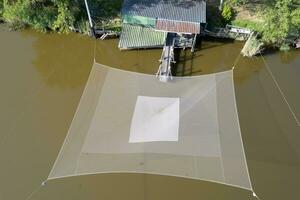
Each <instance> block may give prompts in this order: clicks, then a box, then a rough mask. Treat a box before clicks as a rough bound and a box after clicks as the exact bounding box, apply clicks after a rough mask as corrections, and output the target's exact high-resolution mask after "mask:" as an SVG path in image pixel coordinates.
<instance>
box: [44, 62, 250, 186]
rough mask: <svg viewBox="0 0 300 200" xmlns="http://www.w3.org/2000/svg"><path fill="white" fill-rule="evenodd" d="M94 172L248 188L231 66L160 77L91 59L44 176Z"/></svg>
mask: <svg viewBox="0 0 300 200" xmlns="http://www.w3.org/2000/svg"><path fill="white" fill-rule="evenodd" d="M96 173H149V174H158V175H168V176H178V177H185V178H192V179H200V180H206V181H212V182H217V183H222V184H227V185H232V186H236V187H241V188H245V189H251V183H250V179H249V174H248V169H247V164H246V159H245V154H244V149H243V143H242V138H241V132H240V127H239V120H238V114H237V109H236V102H235V94H234V84H233V72H232V70H230V71H226V72H221V73H216V74H209V75H201V76H195V77H173V79H172V80H170V81H168V82H160V81H159V80H158V79H157V78H156V77H155V76H152V75H145V74H139V73H134V72H128V71H122V70H118V69H114V68H110V67H106V66H103V65H101V64H96V63H95V64H94V66H93V68H92V71H91V74H90V77H89V80H88V82H87V85H86V88H85V90H84V93H83V96H82V98H81V100H80V103H79V106H78V108H77V111H76V114H75V116H74V119H73V121H72V123H71V126H70V129H69V132H68V134H67V137H66V139H65V141H64V144H63V146H62V149H61V151H60V153H59V155H58V158H57V160H56V162H55V164H54V166H53V169H52V171H51V173H50V175H49V177H48V179H56V178H62V177H68V176H77V175H86V174H96Z"/></svg>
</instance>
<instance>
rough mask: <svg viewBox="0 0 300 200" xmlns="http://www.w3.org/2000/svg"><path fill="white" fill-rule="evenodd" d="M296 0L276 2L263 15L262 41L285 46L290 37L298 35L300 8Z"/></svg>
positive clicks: (278, 0)
mask: <svg viewBox="0 0 300 200" xmlns="http://www.w3.org/2000/svg"><path fill="white" fill-rule="evenodd" d="M295 5H296V0H276V2H275V4H274V5H273V6H270V7H269V8H268V9H267V11H266V13H265V26H264V28H263V31H262V32H263V40H264V41H266V42H268V43H273V44H277V45H278V46H285V43H286V42H287V39H288V38H289V37H290V35H297V34H299V30H300V8H299V7H297V6H295Z"/></svg>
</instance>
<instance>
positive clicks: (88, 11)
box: [84, 0, 95, 37]
mask: <svg viewBox="0 0 300 200" xmlns="http://www.w3.org/2000/svg"><path fill="white" fill-rule="evenodd" d="M84 3H85V8H86V12H87V14H88V18H89V24H90V29H91V33H92V36H93V37H95V30H94V25H93V21H92V17H91V13H90V9H89V5H88V2H87V0H84Z"/></svg>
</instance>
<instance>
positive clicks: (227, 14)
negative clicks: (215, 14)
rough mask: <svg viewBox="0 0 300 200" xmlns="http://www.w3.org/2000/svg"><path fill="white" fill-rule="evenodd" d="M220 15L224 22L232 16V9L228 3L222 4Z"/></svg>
mask: <svg viewBox="0 0 300 200" xmlns="http://www.w3.org/2000/svg"><path fill="white" fill-rule="evenodd" d="M222 17H223V19H224V21H225V22H229V21H230V20H231V19H232V18H233V10H232V8H231V7H230V6H229V5H228V4H225V5H224V6H223V10H222Z"/></svg>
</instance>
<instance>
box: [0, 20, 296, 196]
mask: <svg viewBox="0 0 300 200" xmlns="http://www.w3.org/2000/svg"><path fill="white" fill-rule="evenodd" d="M94 44H95V42H94V41H93V40H91V39H89V38H86V37H83V36H80V35H76V34H71V35H68V36H65V35H57V34H47V35H45V34H39V33H35V32H31V31H24V32H8V31H7V29H6V28H5V27H4V26H0V70H1V71H0V92H1V96H0V112H1V114H0V142H1V143H0V144H1V146H0V200H17V199H26V196H28V195H29V194H30V193H31V192H32V191H33V190H34V189H35V188H36V187H37V186H38V185H40V183H41V182H42V181H43V180H45V179H46V177H47V176H48V174H49V172H50V170H51V167H52V165H53V162H54V160H55V158H56V156H57V154H58V151H59V149H60V147H61V144H62V142H63V140H64V138H65V135H66V133H67V130H68V127H69V125H70V123H71V120H72V117H73V115H74V112H75V109H76V107H77V104H78V102H79V99H80V96H81V94H82V91H83V88H84V86H85V83H86V80H87V78H88V75H89V72H90V69H91V66H92V63H93V58H94V47H96V60H97V62H99V63H102V64H106V65H109V66H114V67H119V68H122V69H127V70H133V71H139V72H142V73H150V74H154V73H155V72H156V70H157V68H158V59H159V57H160V53H161V50H140V51H124V52H120V51H119V50H118V48H117V41H116V40H107V41H97V44H96V45H94ZM241 47H242V43H236V42H235V43H232V42H229V43H221V42H213V41H210V42H208V41H206V42H203V44H202V49H201V50H200V51H198V52H196V53H195V54H194V55H191V54H190V53H189V52H188V51H185V52H184V51H183V52H181V54H180V55H179V56H178V59H179V60H180V62H179V63H178V69H177V71H178V72H177V74H178V75H196V74H205V73H212V72H217V71H222V70H226V69H230V68H231V67H232V66H233V65H234V63H235V61H236V58H237V56H238V54H239V51H240V49H241ZM265 59H266V61H267V63H268V65H269V67H270V69H271V71H272V73H273V74H274V76H275V78H276V80H277V81H278V85H279V86H280V87H281V89H282V92H283V93H284V94H285V97H286V99H287V100H288V102H289V104H290V107H291V108H292V109H293V112H294V113H295V115H296V116H297V117H298V118H300V89H299V87H300V52H299V51H294V52H290V53H276V54H270V55H267V56H265ZM235 83H236V86H235V87H236V88H235V89H236V98H237V103H238V110H239V118H240V123H241V128H242V134H243V139H244V145H245V150H246V156H247V160H248V165H249V170H250V175H251V179H252V183H253V187H254V189H255V190H256V192H257V194H258V195H259V196H260V198H261V199H262V200H282V199H298V198H300V182H299V180H300V127H299V126H297V123H296V122H295V120H294V118H293V115H292V114H291V112H290V110H289V108H288V106H287V104H286V102H285V101H284V99H283V98H282V96H281V94H280V92H279V90H278V89H277V88H276V85H275V83H274V81H273V80H272V78H271V76H270V73H269V72H268V71H267V68H266V67H265V65H264V62H263V60H262V59H261V58H253V59H247V58H241V59H239V60H238V62H237V67H236V70H235ZM32 199H39V200H48V199H49V200H50V199H51V200H53V199H57V200H58V199H59V200H60V199H61V200H76V199H78V200H79V199H86V200H90V199H97V200H98V199H104V200H119V199H124V200H126V199H128V200H129V199H130V200H135V199H136V200H142V199H147V200H154V199H155V200H160V199H163V200H166V199H172V200H176V199H178V200H179V199H180V200H182V199H197V200H199V199H204V200H217V199H223V200H242V199H245V200H246V199H247V200H248V199H254V198H253V197H251V193H250V192H249V191H245V190H241V189H237V188H232V187H229V186H224V185H219V184H213V183H208V182H204V181H197V180H188V179H182V178H175V177H166V176H154V175H141V174H106V175H90V176H80V177H73V178H65V179H58V180H53V181H50V182H48V183H47V185H46V186H44V187H42V188H41V189H40V190H39V191H38V192H37V193H35V195H34V196H32Z"/></svg>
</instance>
